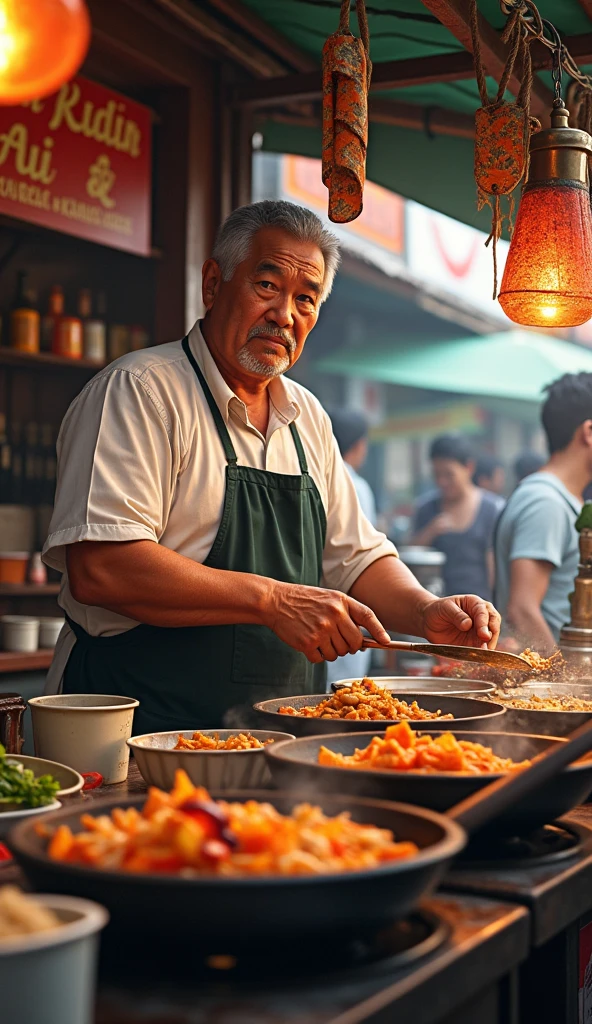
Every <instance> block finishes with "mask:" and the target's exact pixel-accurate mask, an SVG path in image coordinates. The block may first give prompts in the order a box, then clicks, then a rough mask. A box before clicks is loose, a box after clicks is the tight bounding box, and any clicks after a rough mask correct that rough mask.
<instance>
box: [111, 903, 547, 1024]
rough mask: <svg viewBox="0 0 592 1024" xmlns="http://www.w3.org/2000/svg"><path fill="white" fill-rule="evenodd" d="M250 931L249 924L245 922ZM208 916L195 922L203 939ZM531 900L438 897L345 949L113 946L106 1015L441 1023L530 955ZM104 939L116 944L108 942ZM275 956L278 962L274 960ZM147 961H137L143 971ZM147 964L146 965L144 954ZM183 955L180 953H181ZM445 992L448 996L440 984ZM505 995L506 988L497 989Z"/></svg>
mask: <svg viewBox="0 0 592 1024" xmlns="http://www.w3.org/2000/svg"><path fill="white" fill-rule="evenodd" d="M236 927H237V929H246V931H248V922H241V921H237V923H236ZM206 933H207V921H201V920H200V921H196V937H197V939H198V940H200V941H201V940H202V939H203V937H204V935H205V934H206ZM528 934H529V932H528V914H527V912H526V910H525V909H524V908H523V907H519V906H516V905H511V904H510V905H509V904H507V903H506V904H501V903H499V902H496V901H492V900H489V899H483V898H482V897H475V896H464V895H455V894H438V895H436V896H434V897H433V898H432V899H430V900H427V901H425V903H424V904H422V906H421V908H420V910H419V911H418V912H416V913H414V914H412V915H410V916H409V917H408V918H407V919H406V920H405V921H403V922H400V923H399V925H397V926H394V927H392V928H388V929H386V930H385V931H383V932H381V933H379V934H378V935H376V936H373V937H372V939H369V938H368V937H366V938H363V939H361V940H358V942H357V943H353V944H352V943H350V944H347V946H344V945H343V943H342V942H340V940H339V937H338V936H336V937H335V938H334V939H332V940H329V941H325V943H324V945H323V947H322V949H320V948H319V947H318V946H316V947H315V944H314V936H312V937H311V944H310V945H309V947H308V949H306V950H302V949H300V950H294V949H292V950H291V951H290V954H289V961H288V962H287V961H286V953H287V951H286V950H283V951H282V950H277V951H276V953H270V954H268V953H265V954H263V953H262V951H260V950H256V951H253V953H252V954H251V955H249V954H245V955H244V956H239V957H236V958H235V957H228V956H226V955H225V954H224V952H223V951H220V950H216V951H212V952H210V954H209V955H208V956H204V955H203V954H202V953H200V952H199V948H198V947H193V948H190V949H188V950H187V949H186V950H185V963H179V962H174V961H175V956H177V952H176V951H175V950H174V949H172V950H169V953H168V954H167V955H166V958H165V959H164V960H163V951H162V948H161V949H156V950H154V952H153V961H154V962H153V963H152V964H150V963H146V961H145V960H143V959H142V956H141V955H136V952H137V951H138V953H139V951H140V949H141V947H140V946H139V945H137V943H136V936H135V935H134V938H133V942H132V941H130V936H129V934H128V936H127V946H126V947H125V949H123V948H122V949H120V950H119V953H120V955H121V963H120V967H119V969H117V966H116V962H117V959H118V951H117V950H116V949H112V951H111V963H108V962H107V963H105V962H103V964H102V967H101V972H100V998H99V1005H98V1011H97V1018H96V1021H97V1024H154V1022H155V1021H167V1022H168V1021H172V1020H174V1021H175V1024H213V1022H216V1024H253V1022H255V1021H256V1022H257V1024H378V1022H381V1024H382V1022H384V1021H390V1020H393V1019H395V1016H396V1019H397V1020H398V1021H400V1022H401V1024H407V1022H409V1021H413V1024H439V1022H440V1021H442V1020H443V1019H444V1018H445V1017H446V1019H448V1015H449V1014H454V1015H455V1021H457V1024H468V1022H471V1024H474V1019H475V1018H474V1017H473V1016H469V1017H463V1016H462V1014H460V1015H457V1014H458V1012H459V1010H460V1008H461V1007H462V1006H464V1004H465V1002H466V1001H467V1000H471V999H472V998H473V997H476V996H477V994H479V993H481V992H483V991H484V990H486V989H488V990H489V989H491V988H492V987H494V988H495V986H496V985H497V984H498V983H499V981H500V979H501V978H503V977H504V976H505V975H507V973H508V972H509V971H512V970H514V969H515V968H516V967H517V966H518V964H519V963H521V962H522V961H523V960H524V959H525V958H526V956H527V954H528ZM103 944H104V945H105V942H104V943H103ZM268 956H269V959H268ZM134 961H136V963H137V966H138V968H139V969H138V970H137V971H136V970H134ZM140 961H141V963H140ZM171 961H172V962H171ZM435 992H437V999H436V998H434V993H435ZM495 998H496V999H497V996H496V997H495Z"/></svg>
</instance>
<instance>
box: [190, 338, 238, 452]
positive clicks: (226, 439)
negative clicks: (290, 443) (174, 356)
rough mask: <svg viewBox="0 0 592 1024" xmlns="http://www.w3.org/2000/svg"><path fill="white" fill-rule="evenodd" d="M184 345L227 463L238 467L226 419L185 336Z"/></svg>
mask: <svg viewBox="0 0 592 1024" xmlns="http://www.w3.org/2000/svg"><path fill="white" fill-rule="evenodd" d="M182 344H183V351H184V353H185V355H186V356H187V358H188V360H189V362H190V363H191V365H192V367H193V369H194V370H195V374H196V376H197V379H198V381H199V383H200V384H201V386H202V390H203V393H204V395H205V396H206V401H207V403H208V405H209V407H210V412H211V413H212V416H213V417H214V425H215V427H216V430H217V431H218V437H219V438H220V441H221V442H222V447H223V448H224V454H225V456H226V461H227V463H228V465H229V466H236V464H237V462H238V457H237V454H236V452H235V450H234V445H233V443H232V440H231V438H230V434H229V433H228V427H227V426H226V424H225V422H224V419H223V417H222V413H221V412H220V410H219V408H218V406H217V405H216V400H215V398H214V396H213V394H212V392H211V391H210V389H209V387H208V385H207V384H206V379H205V377H204V375H203V373H202V372H201V370H200V368H199V366H198V365H197V361H196V360H195V358H194V356H193V352H192V351H191V349H190V348H189V338H188V336H187V335H185V337H184V338H183V342H182Z"/></svg>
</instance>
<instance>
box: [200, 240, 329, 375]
mask: <svg viewBox="0 0 592 1024" xmlns="http://www.w3.org/2000/svg"><path fill="white" fill-rule="evenodd" d="M324 274H325V262H324V259H323V255H322V253H321V250H320V249H319V248H318V246H316V245H314V244H312V243H310V242H299V241H298V240H297V239H295V238H294V237H293V236H292V235H290V234H289V233H288V232H286V231H284V230H283V229H282V228H271V227H270V228H262V229H261V230H260V231H258V232H257V233H256V235H255V236H254V237H253V240H252V243H251V250H250V252H249V255H248V256H247V258H246V259H245V260H243V262H242V263H239V265H238V267H237V268H236V270H235V272H234V274H233V276H232V279H231V280H230V281H223V280H222V276H221V274H220V268H219V267H218V264H217V263H216V261H215V260H212V259H210V260H207V262H206V263H205V264H204V269H203V301H204V305H205V307H206V318H205V320H206V325H207V337H208V343H209V345H210V347H211V348H213V349H214V350H215V354H216V356H217V357H218V361H219V363H220V364H221V368H222V369H223V370H224V369H226V371H227V372H229V373H230V375H231V376H234V377H237V378H239V379H241V378H245V377H247V378H251V379H253V378H254V379H259V380H261V379H266V378H267V379H269V378H271V377H277V376H278V375H279V374H280V373H285V371H286V370H288V369H289V368H290V367H291V366H293V365H294V363H295V362H296V360H297V359H298V358H299V356H300V353H301V352H302V349H303V347H304V342H305V341H306V338H307V337H308V334H309V332H310V331H311V330H312V328H313V327H314V325H315V324H316V322H317V318H318V315H319V307H320V296H321V291H322V287H323V278H324Z"/></svg>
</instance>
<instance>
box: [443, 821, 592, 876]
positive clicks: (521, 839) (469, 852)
mask: <svg viewBox="0 0 592 1024" xmlns="http://www.w3.org/2000/svg"><path fill="white" fill-rule="evenodd" d="M581 843H582V837H581V835H580V832H579V831H578V829H577V828H576V827H574V826H571V825H565V824H562V825H559V824H555V825H543V826H542V828H537V829H535V830H534V831H533V832H528V833H527V834H526V835H523V836H496V835H491V834H485V835H481V836H476V837H475V838H474V839H471V841H470V842H469V844H468V846H467V847H466V848H465V850H464V852H463V853H462V854H461V856H460V857H459V858H458V859H457V864H458V869H459V870H460V871H463V870H466V869H467V868H478V869H482V868H501V869H504V868H523V867H539V866H541V865H544V864H555V863H556V862H557V861H562V860H567V859H568V858H569V857H573V856H574V854H576V853H577V852H578V850H579V848H580V846H581ZM452 870H453V871H454V867H453V868H452Z"/></svg>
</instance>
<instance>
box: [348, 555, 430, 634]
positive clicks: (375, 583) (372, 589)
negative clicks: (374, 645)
mask: <svg viewBox="0 0 592 1024" xmlns="http://www.w3.org/2000/svg"><path fill="white" fill-rule="evenodd" d="M350 594H351V596H352V597H354V598H355V599H356V601H361V602H362V604H366V605H368V607H369V608H371V609H372V611H373V612H374V614H375V615H376V616H377V618H378V619H379V620H380V621H381V622H382V624H383V625H384V626H385V627H386V629H390V630H393V632H397V633H407V634H409V635H410V636H422V635H423V634H422V632H421V630H422V629H423V615H424V612H425V609H426V608H427V606H428V605H429V604H431V603H432V602H433V601H436V600H437V598H436V597H435V596H434V595H433V594H430V593H429V591H428V590H425V589H424V587H422V586H421V584H419V583H418V582H417V580H416V578H415V576H414V575H413V573H412V572H411V571H410V570H409V569H408V568H407V566H406V565H404V564H403V562H402V561H401V560H400V558H393V557H391V556H388V555H387V556H386V557H384V558H379V559H378V560H377V561H376V562H373V563H372V565H369V566H368V568H367V569H364V571H363V572H362V573H361V574H360V576H358V578H357V580H356V582H355V583H354V585H353V587H352V588H351V590H350Z"/></svg>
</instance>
